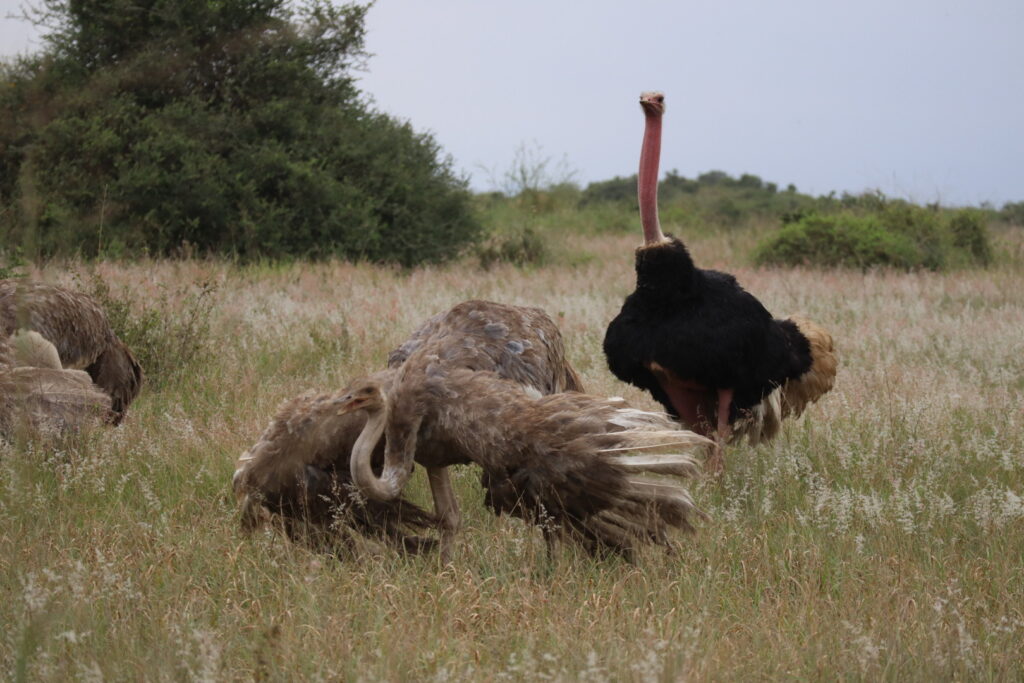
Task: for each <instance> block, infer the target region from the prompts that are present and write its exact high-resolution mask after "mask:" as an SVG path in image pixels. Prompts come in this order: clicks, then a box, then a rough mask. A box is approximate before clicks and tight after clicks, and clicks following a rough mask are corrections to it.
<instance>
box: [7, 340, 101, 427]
mask: <svg viewBox="0 0 1024 683" xmlns="http://www.w3.org/2000/svg"><path fill="white" fill-rule="evenodd" d="M15 342H16V344H17V346H15V348H12V344H11V340H9V339H8V338H7V336H6V335H5V334H3V333H0V436H7V437H9V436H11V435H13V434H14V433H16V432H17V431H18V430H19V429H28V430H29V431H30V432H32V433H44V434H47V433H61V432H66V431H70V430H74V429H77V428H79V427H82V426H84V425H86V424H90V423H93V422H98V421H99V420H100V419H101V418H103V417H104V416H105V415H107V414H108V413H109V411H110V397H109V396H107V395H106V394H105V393H103V392H102V391H100V390H99V389H98V388H97V387H96V386H95V385H93V383H92V380H91V379H90V378H89V376H88V375H87V374H85V373H84V372H81V371H78V370H62V369H61V368H60V366H59V364H58V365H57V366H56V367H53V365H52V359H53V357H54V356H55V354H56V352H55V351H53V350H52V345H49V342H47V341H46V340H44V339H43V338H42V337H39V336H38V335H33V334H31V333H30V334H28V335H19V338H18V339H16V340H15ZM48 345H49V346H50V348H47V346H48ZM26 361H28V362H29V363H35V362H38V363H42V364H43V365H42V366H41V367H35V366H33V365H30V364H25V363H26Z"/></svg>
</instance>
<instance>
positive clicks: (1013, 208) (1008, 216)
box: [999, 202, 1024, 227]
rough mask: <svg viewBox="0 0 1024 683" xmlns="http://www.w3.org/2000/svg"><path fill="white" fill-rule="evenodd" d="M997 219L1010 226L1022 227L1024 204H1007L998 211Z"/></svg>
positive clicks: (1023, 223) (1023, 224) (1023, 225)
mask: <svg viewBox="0 0 1024 683" xmlns="http://www.w3.org/2000/svg"><path fill="white" fill-rule="evenodd" d="M999 217H1000V218H1001V219H1003V220H1004V221H1006V222H1007V223H1009V224H1011V225H1019V226H1022V227H1024V202H1007V203H1005V204H1003V208H1002V209H1000V211H999Z"/></svg>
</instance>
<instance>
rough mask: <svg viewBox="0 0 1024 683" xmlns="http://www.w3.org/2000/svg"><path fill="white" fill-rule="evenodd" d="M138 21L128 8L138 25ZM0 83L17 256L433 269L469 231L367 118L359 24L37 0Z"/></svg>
mask: <svg viewBox="0 0 1024 683" xmlns="http://www.w3.org/2000/svg"><path fill="white" fill-rule="evenodd" d="M140 5H141V6H140ZM44 10H45V11H42V12H40V13H39V16H38V17H37V19H38V20H40V21H44V20H45V21H47V22H48V23H49V25H50V26H51V27H53V28H52V32H51V33H50V34H49V36H48V41H49V45H50V49H49V51H48V52H47V53H45V54H44V55H42V56H40V57H36V58H33V59H32V60H22V61H21V62H18V63H16V64H11V65H6V66H4V74H3V80H4V81H8V82H9V83H10V85H11V87H9V88H7V89H6V90H5V91H4V92H3V93H2V94H0V116H4V117H6V118H8V119H9V120H10V121H11V125H9V126H5V128H4V129H3V131H0V157H2V159H3V161H4V162H5V163H4V164H3V167H2V169H0V203H2V204H4V205H5V212H4V213H3V214H0V221H2V222H0V236H2V237H3V238H5V240H6V241H7V242H9V243H13V244H21V245H24V246H25V248H26V250H27V251H28V252H29V253H33V254H40V255H49V254H55V253H63V252H68V251H73V252H78V253H81V254H83V255H87V256H94V255H97V254H110V255H115V256H116V255H119V254H122V253H127V254H140V253H149V254H154V255H173V254H176V253H178V252H179V251H180V250H182V249H185V250H194V251H197V252H199V253H209V252H214V253H222V254H223V253H229V254H236V255H238V256H240V257H243V258H258V257H262V256H282V255H294V256H313V257H319V256H326V255H341V256H345V257H348V258H366V259H370V260H374V261H394V262H398V263H401V264H403V265H412V264H414V263H418V262H431V261H442V260H445V259H448V258H451V257H453V256H454V255H456V254H457V253H458V251H459V250H460V248H461V247H462V246H464V245H466V244H467V243H470V242H472V241H473V240H474V239H475V238H476V237H477V235H478V232H479V226H478V224H477V222H476V219H475V218H474V217H473V215H472V213H471V211H470V205H469V194H468V192H467V190H466V187H465V182H464V181H463V180H461V179H459V178H457V177H456V176H455V175H454V173H453V171H452V167H451V161H450V159H447V158H445V157H444V156H443V155H442V153H441V150H440V149H439V147H438V145H437V144H436V142H435V141H434V139H433V138H432V137H431V136H430V135H426V134H422V133H417V132H416V131H415V130H413V128H412V127H411V126H410V125H409V124H408V123H405V122H401V121H398V120H396V119H393V118H391V117H388V116H385V115H383V114H380V113H377V112H374V111H372V110H371V109H369V108H368V107H367V105H366V104H365V103H364V102H363V101H362V100H361V98H360V94H359V92H358V90H357V89H356V87H355V84H354V80H353V76H352V71H353V70H354V69H356V68H358V67H360V66H361V65H362V63H363V60H364V58H365V53H364V52H363V37H364V25H363V24H364V18H365V14H366V11H367V7H365V6H359V5H345V6H342V7H334V6H332V5H330V4H328V3H326V2H320V1H318V0H309V1H308V2H305V3H300V4H299V6H298V8H297V9H294V8H293V3H288V2H285V0H223V1H222V2H217V3H211V2H206V1H205V0H188V1H187V2H181V3H168V2H163V1H161V0H146V1H144V2H142V3H139V2H137V1H136V0H103V1H98V0H93V1H92V2H82V3H66V2H64V1H63V0H48V1H47V2H45V3H44Z"/></svg>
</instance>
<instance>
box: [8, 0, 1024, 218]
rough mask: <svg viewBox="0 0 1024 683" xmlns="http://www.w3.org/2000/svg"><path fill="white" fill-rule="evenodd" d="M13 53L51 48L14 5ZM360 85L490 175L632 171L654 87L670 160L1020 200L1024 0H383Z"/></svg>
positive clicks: (851, 187) (831, 186) (473, 171)
mask: <svg viewBox="0 0 1024 683" xmlns="http://www.w3.org/2000/svg"><path fill="white" fill-rule="evenodd" d="M19 4H20V3H19V2H18V0H0V54H8V55H9V54H13V53H16V52H20V51H24V50H25V49H27V48H28V49H38V47H39V42H38V39H36V42H35V43H32V42H31V41H30V31H29V30H28V28H27V27H25V26H24V25H22V24H21V23H19V22H16V21H13V20H10V19H7V18H5V17H6V15H7V14H8V13H9V12H11V11H12V10H16V9H17V7H18V5H19ZM367 29H368V34H367V49H368V50H369V51H370V52H372V53H374V55H375V56H374V57H373V58H372V59H371V60H370V62H369V72H368V73H366V74H364V75H363V77H362V79H361V84H362V87H363V89H364V90H365V91H366V92H367V93H368V94H369V95H371V96H372V97H373V98H374V100H375V102H376V104H377V106H378V107H379V108H381V109H382V110H384V111H386V112H388V113H391V114H394V115H397V116H399V117H401V118H405V119H408V120H410V121H411V122H412V123H413V125H414V127H416V128H417V129H419V130H429V131H431V132H432V133H434V135H435V136H436V138H437V140H438V142H439V143H440V144H441V145H442V147H443V148H444V149H445V151H446V152H448V153H449V154H451V155H452V156H453V158H454V159H455V163H456V166H457V168H459V169H460V170H461V171H462V172H464V173H466V174H467V175H471V176H472V181H473V187H474V188H476V189H487V187H488V184H489V183H488V181H489V178H488V174H487V173H486V172H484V171H482V170H481V168H489V169H493V170H496V171H497V172H498V173H499V174H500V173H501V172H502V171H503V170H504V169H505V168H506V167H507V166H508V165H509V164H510V163H511V161H512V159H513V154H514V152H515V149H516V147H517V146H519V145H520V144H522V143H524V142H525V143H529V144H534V143H535V144H536V145H538V146H539V147H540V148H542V149H543V151H544V154H546V155H548V156H550V157H551V158H552V159H553V160H554V161H558V160H561V159H562V158H563V157H564V158H565V159H566V161H567V162H568V165H569V166H570V167H571V168H573V169H575V170H576V172H577V175H576V178H575V179H576V180H577V181H578V182H580V183H581V184H586V183H587V182H589V181H592V180H604V179H607V178H610V177H612V176H614V175H629V174H631V173H633V172H634V171H635V167H636V164H637V157H638V152H639V144H640V136H641V133H642V126H643V119H642V116H641V114H640V109H639V106H638V105H637V103H636V100H637V96H638V95H639V93H640V91H642V90H647V89H660V90H663V91H664V92H665V94H666V101H667V104H668V113H667V114H666V120H665V141H664V144H665V146H664V149H663V152H662V165H663V168H664V169H670V168H678V169H679V171H680V172H681V173H682V174H684V175H686V176H691V177H692V176H695V175H697V174H699V173H702V172H704V171H708V170H712V169H721V170H724V171H727V172H729V173H732V174H736V175H738V174H741V173H755V174H757V175H759V176H761V177H762V178H764V179H765V180H768V181H773V182H777V183H779V184H780V185H781V186H785V185H786V184H787V183H794V184H796V186H797V187H798V188H799V189H800V190H802V191H807V192H812V193H815V194H818V193H825V192H828V191H830V190H837V191H840V192H841V191H844V190H845V191H850V192H859V191H862V190H866V189H874V188H878V189H881V190H882V191H884V192H886V193H887V194H890V195H896V196H905V197H910V198H912V199H914V200H916V201H920V202H930V201H936V200H937V201H940V202H942V203H944V204H976V203H979V202H981V201H985V200H988V201H991V202H993V203H994V204H996V205H997V206H1001V205H1002V203H1003V202H1006V201H1024V39H1022V38H1021V36H1022V35H1024V1H1022V0H973V1H972V0H857V1H856V2H851V1H845V2H833V1H831V0H783V1H777V2H765V1H764V0H719V1H717V2H678V1H677V2H655V1H652V0H630V1H629V2H612V1H610V0H609V1H605V0H590V1H589V2H564V1H562V0H517V1H516V2H508V3H497V2H493V3H492V2H482V1H480V0H433V1H432V2H424V1H423V0H379V1H378V3H377V5H376V6H375V7H373V8H372V9H371V10H370V13H369V19H368V24H367Z"/></svg>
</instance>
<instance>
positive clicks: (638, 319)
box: [604, 92, 837, 469]
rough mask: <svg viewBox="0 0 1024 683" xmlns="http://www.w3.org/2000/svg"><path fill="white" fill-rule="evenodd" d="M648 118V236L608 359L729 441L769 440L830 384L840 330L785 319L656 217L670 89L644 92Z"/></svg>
mask: <svg viewBox="0 0 1024 683" xmlns="http://www.w3.org/2000/svg"><path fill="white" fill-rule="evenodd" d="M640 105H641V107H642V108H643V112H644V116H645V119H646V126H645V130H644V139H643V145H642V148H641V155H640V170H639V175H638V179H637V193H638V196H639V203H640V220H641V224H642V226H643V233H644V244H643V245H642V246H641V247H639V248H638V249H637V251H636V281H637V284H636V290H635V291H634V292H633V293H632V294H630V295H629V296H628V297H627V298H626V300H625V303H624V304H623V306H622V310H621V311H620V313H619V314H618V316H616V317H615V319H613V320H612V322H611V324H609V326H608V330H607V332H606V334H605V339H604V352H605V355H606V356H607V359H608V367H609V369H611V371H612V373H613V374H615V376H616V377H618V378H619V379H621V380H623V381H625V382H629V383H631V384H633V385H635V386H638V387H640V388H642V389H646V390H647V391H649V392H650V393H651V394H652V396H654V398H655V399H656V400H657V401H658V402H660V403H661V404H662V405H664V406H665V408H666V410H668V411H669V412H670V413H671V414H673V415H675V416H677V417H679V418H680V420H682V421H683V422H684V423H686V424H687V425H689V426H690V427H691V428H693V429H694V430H696V431H697V432H699V433H701V434H705V435H712V434H714V435H716V436H717V441H718V446H717V447H716V450H715V455H714V457H713V459H712V462H711V466H712V467H713V468H715V469H721V467H722V452H721V444H723V443H724V442H726V441H727V440H729V439H730V438H737V437H740V436H744V435H745V436H747V437H748V438H749V439H750V441H751V442H752V443H755V444H756V443H759V442H761V441H764V440H769V439H771V438H773V437H774V436H775V434H776V433H777V432H778V430H779V427H780V423H781V420H782V419H783V418H784V417H787V416H789V415H799V414H800V413H802V412H803V410H804V409H805V408H806V406H807V405H809V404H810V403H811V402H813V401H816V400H817V399H818V398H820V397H821V396H822V395H823V394H824V393H826V392H827V391H829V390H830V389H831V388H832V384H833V382H834V380H835V373H836V364H837V360H836V357H835V354H834V351H833V345H832V337H831V336H830V335H829V334H828V332H826V331H825V330H823V329H822V328H821V327H819V326H817V325H816V324H814V323H812V322H810V321H808V320H805V319H803V318H798V317H792V318H789V319H786V320H779V319H775V318H773V317H772V315H771V314H770V313H769V312H768V310H767V309H766V308H765V307H764V306H763V305H762V304H761V302H760V301H758V300H757V299H756V298H755V297H754V296H753V295H751V294H750V293H748V292H747V291H746V290H744V289H743V288H742V287H741V286H740V285H739V283H738V282H737V281H736V278H735V277H733V276H732V275H729V274H728V273H722V272H718V271H715V270H704V269H701V268H697V267H696V266H695V265H694V263H693V259H692V258H691V257H690V253H689V251H688V250H687V249H686V246H685V245H684V244H683V243H682V242H681V241H680V240H679V239H677V238H675V237H671V236H668V237H666V236H665V235H664V234H663V233H662V231H661V225H660V223H659V220H658V207H657V187H658V163H659V157H660V149H661V125H662V115H663V114H664V111H665V101H664V96H663V95H662V94H661V93H657V92H650V93H644V94H643V95H641V96H640Z"/></svg>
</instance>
